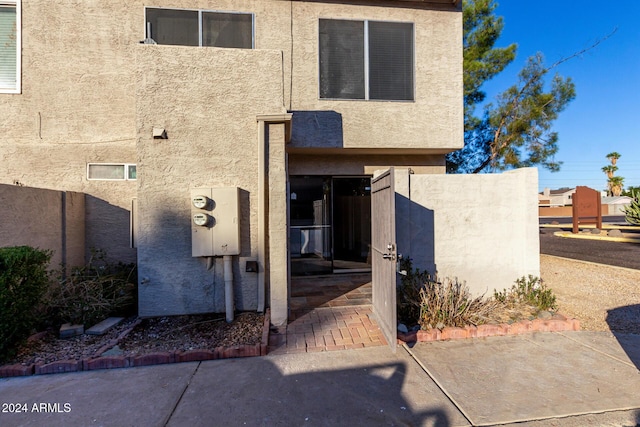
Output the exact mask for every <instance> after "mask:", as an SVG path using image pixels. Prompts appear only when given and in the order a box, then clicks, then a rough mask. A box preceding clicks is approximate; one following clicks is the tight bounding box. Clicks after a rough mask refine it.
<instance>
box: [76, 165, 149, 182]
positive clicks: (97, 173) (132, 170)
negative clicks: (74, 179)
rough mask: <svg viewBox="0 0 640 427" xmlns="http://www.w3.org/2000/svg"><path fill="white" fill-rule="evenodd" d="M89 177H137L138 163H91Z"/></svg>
mask: <svg viewBox="0 0 640 427" xmlns="http://www.w3.org/2000/svg"><path fill="white" fill-rule="evenodd" d="M87 178H88V179H90V180H107V181H109V180H117V181H122V180H128V181H132V180H135V179H136V178H137V174H136V165H134V164H128V163H89V164H88V165H87Z"/></svg>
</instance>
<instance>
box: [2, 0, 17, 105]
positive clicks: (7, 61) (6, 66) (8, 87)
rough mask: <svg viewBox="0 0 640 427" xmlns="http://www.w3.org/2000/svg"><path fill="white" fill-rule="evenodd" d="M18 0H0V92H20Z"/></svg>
mask: <svg viewBox="0 0 640 427" xmlns="http://www.w3.org/2000/svg"><path fill="white" fill-rule="evenodd" d="M20 42H21V40H20V0H0V93H20Z"/></svg>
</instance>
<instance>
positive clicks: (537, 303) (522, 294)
mask: <svg viewBox="0 0 640 427" xmlns="http://www.w3.org/2000/svg"><path fill="white" fill-rule="evenodd" d="M494 298H495V299H496V300H497V301H499V302H501V303H503V304H510V305H514V304H522V303H524V304H529V305H531V306H533V307H535V308H536V309H537V310H539V311H543V310H555V309H556V308H557V305H556V297H555V295H554V294H553V291H552V290H551V289H549V288H547V286H546V285H545V284H544V283H543V282H542V280H541V279H540V278H538V277H534V276H532V275H529V277H524V276H523V277H521V278H519V279H518V280H516V283H515V284H514V285H513V286H512V287H511V289H509V290H506V289H505V290H503V291H501V292H499V291H495V292H494Z"/></svg>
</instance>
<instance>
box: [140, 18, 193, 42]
mask: <svg viewBox="0 0 640 427" xmlns="http://www.w3.org/2000/svg"><path fill="white" fill-rule="evenodd" d="M149 24H151V34H150V35H149V34H147V37H150V38H152V39H153V40H154V41H155V42H156V43H158V44H169V45H179V46H199V45H200V41H199V40H200V39H199V35H198V32H199V31H200V30H199V25H198V11H197V10H174V9H147V31H149V28H148V27H149Z"/></svg>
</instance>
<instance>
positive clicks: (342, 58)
mask: <svg viewBox="0 0 640 427" xmlns="http://www.w3.org/2000/svg"><path fill="white" fill-rule="evenodd" d="M319 24H320V97H321V98H346V99H364V98H365V85H364V81H365V79H364V71H365V70H364V22H362V21H337V20H330V19H321V20H320V23H319Z"/></svg>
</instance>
